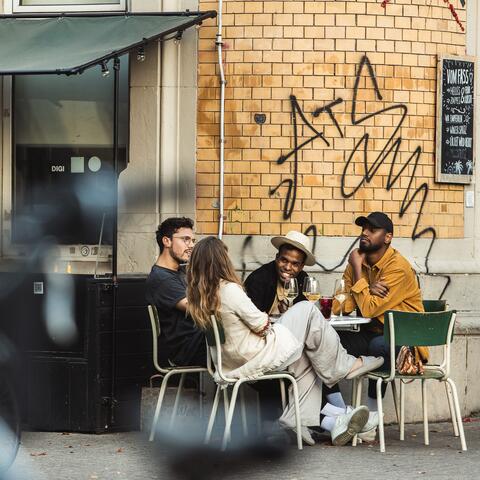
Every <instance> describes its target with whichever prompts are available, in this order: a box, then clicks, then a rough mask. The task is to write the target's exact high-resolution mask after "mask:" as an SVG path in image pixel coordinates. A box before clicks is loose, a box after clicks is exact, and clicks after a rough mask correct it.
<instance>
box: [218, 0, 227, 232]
mask: <svg viewBox="0 0 480 480" xmlns="http://www.w3.org/2000/svg"><path fill="white" fill-rule="evenodd" d="M222 11H223V1H222V0H218V15H217V18H218V32H217V35H216V39H215V45H216V46H217V52H218V67H219V75H220V178H219V205H218V238H219V239H220V240H221V239H222V236H223V223H224V216H223V210H224V196H225V188H224V177H225V85H226V84H227V82H226V80H225V72H224V70H223V58H222V57H223V54H222V53H223V52H222V48H223V40H222Z"/></svg>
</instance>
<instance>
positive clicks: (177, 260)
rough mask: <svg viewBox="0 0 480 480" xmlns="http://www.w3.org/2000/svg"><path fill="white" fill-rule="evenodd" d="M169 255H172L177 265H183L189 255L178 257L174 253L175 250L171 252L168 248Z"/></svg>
mask: <svg viewBox="0 0 480 480" xmlns="http://www.w3.org/2000/svg"><path fill="white" fill-rule="evenodd" d="M170 256H171V257H172V259H173V260H175V261H176V262H177V263H178V264H179V265H184V264H186V263H188V261H189V260H190V257H188V258H186V259H185V258H181V257H179V256H178V255H176V254H175V252H173V251H172V250H170Z"/></svg>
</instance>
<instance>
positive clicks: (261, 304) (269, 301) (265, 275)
mask: <svg viewBox="0 0 480 480" xmlns="http://www.w3.org/2000/svg"><path fill="white" fill-rule="evenodd" d="M271 242H272V245H273V246H274V247H275V248H276V249H277V250H278V252H277V254H276V256H275V260H273V261H271V262H269V263H267V264H265V265H262V266H261V267H260V268H258V269H257V270H255V271H253V272H252V273H251V274H250V275H249V276H248V277H247V279H246V280H245V290H246V292H247V295H248V296H249V297H250V299H251V300H252V302H253V303H254V304H255V305H256V307H257V308H258V309H259V310H262V311H264V312H267V313H268V314H269V315H270V316H272V317H275V316H279V315H281V314H283V313H285V312H286V311H287V310H288V308H290V307H291V306H292V305H293V304H296V303H298V302H301V301H303V300H306V298H305V297H304V295H303V284H304V282H305V278H307V277H308V274H307V273H306V272H305V271H304V270H303V269H304V267H305V265H306V266H313V265H315V263H316V260H315V256H314V255H313V253H312V251H311V240H310V237H308V236H307V235H304V234H303V233H301V232H297V231H295V230H292V231H290V232H288V233H287V234H286V235H285V236H277V237H273V238H272V240H271ZM290 278H296V279H297V284H298V295H297V297H296V298H295V299H294V300H293V302H291V301H289V299H288V298H287V296H286V294H285V289H284V284H285V282H286V281H287V280H289V279H290ZM322 391H323V397H324V398H323V401H322V403H323V404H326V403H328V405H327V407H326V408H325V409H324V410H322V412H324V413H325V416H324V417H323V418H322V421H321V426H322V428H324V429H325V430H327V431H330V432H331V433H332V440H334V438H335V436H336V435H338V434H339V432H341V431H342V428H343V426H342V425H343V424H347V422H348V418H349V413H350V410H349V409H347V407H346V405H345V402H344V400H343V397H342V394H341V392H340V389H339V388H338V385H334V386H333V387H331V388H328V387H327V386H326V385H324V387H323V390H322ZM264 397H270V401H271V402H272V405H275V403H274V402H275V398H278V392H277V391H276V390H274V389H268V390H266V391H264ZM265 406H268V404H266V403H264V405H263V408H262V412H264V411H265ZM265 413H266V412H265ZM270 417H271V414H270ZM337 417H338V420H337ZM376 423H378V419H376V418H371V419H370V418H369V421H368V422H367V424H366V425H365V427H364V429H362V432H366V431H370V430H372V429H373V428H374V427H375V426H376ZM302 436H303V439H304V441H305V442H306V443H307V444H310V445H312V444H314V443H315V442H314V440H313V439H312V438H311V437H309V435H308V432H305V431H302Z"/></svg>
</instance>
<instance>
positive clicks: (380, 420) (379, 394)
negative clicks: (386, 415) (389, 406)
mask: <svg viewBox="0 0 480 480" xmlns="http://www.w3.org/2000/svg"><path fill="white" fill-rule="evenodd" d="M377 404H378V438H379V439H380V452H382V453H384V452H385V432H384V428H383V399H382V379H381V378H379V379H378V380H377Z"/></svg>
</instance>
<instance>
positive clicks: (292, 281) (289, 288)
mask: <svg viewBox="0 0 480 480" xmlns="http://www.w3.org/2000/svg"><path fill="white" fill-rule="evenodd" d="M284 288H285V295H286V297H287V298H288V300H289V302H290V305H291V304H292V302H293V301H294V300H295V299H296V298H297V297H298V283H297V279H296V278H293V277H292V278H289V279H288V280H286V281H285V285H284Z"/></svg>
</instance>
